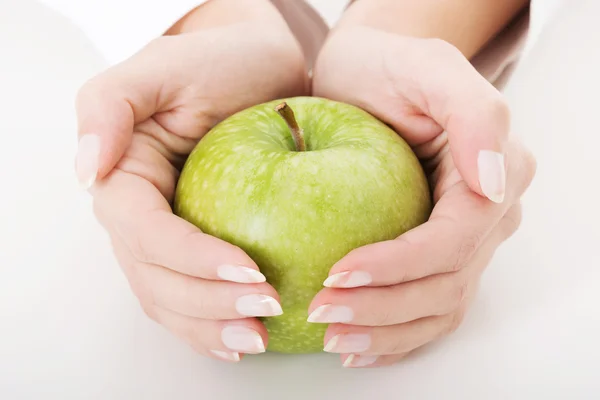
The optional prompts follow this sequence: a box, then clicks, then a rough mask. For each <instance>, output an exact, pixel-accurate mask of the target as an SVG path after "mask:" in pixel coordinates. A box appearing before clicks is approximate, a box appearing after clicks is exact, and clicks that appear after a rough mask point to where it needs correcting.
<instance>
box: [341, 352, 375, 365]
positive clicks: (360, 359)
mask: <svg viewBox="0 0 600 400" xmlns="http://www.w3.org/2000/svg"><path fill="white" fill-rule="evenodd" d="M375 361H377V356H357V355H355V354H350V355H349V356H348V358H346V361H344V364H343V365H344V367H346V368H357V367H366V366H367V365H371V364H373V363H374V362H375Z"/></svg>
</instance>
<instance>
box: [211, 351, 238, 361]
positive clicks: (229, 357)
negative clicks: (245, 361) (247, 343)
mask: <svg viewBox="0 0 600 400" xmlns="http://www.w3.org/2000/svg"><path fill="white" fill-rule="evenodd" d="M210 352H211V353H213V354H214V355H215V356H217V357H219V358H220V359H222V360H225V361H233V362H238V361H240V353H237V352H230V351H221V350H211V351H210Z"/></svg>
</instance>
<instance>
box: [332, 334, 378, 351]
mask: <svg viewBox="0 0 600 400" xmlns="http://www.w3.org/2000/svg"><path fill="white" fill-rule="evenodd" d="M369 347H371V335H368V334H362V333H346V334H339V335H335V336H334V337H332V338H331V339H329V341H328V342H327V344H326V345H325V348H324V350H325V351H326V352H328V353H362V352H363V351H367V350H368V349H369Z"/></svg>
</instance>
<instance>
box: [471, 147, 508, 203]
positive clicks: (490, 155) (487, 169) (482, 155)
mask: <svg viewBox="0 0 600 400" xmlns="http://www.w3.org/2000/svg"><path fill="white" fill-rule="evenodd" d="M477 171H478V175H479V186H480V188H481V191H482V193H483V195H484V196H485V197H487V198H488V199H490V200H491V201H493V202H494V203H498V204H500V203H502V202H503V201H504V196H505V192H506V166H505V159H504V154H502V153H499V152H497V151H492V150H480V151H479V154H478V157H477Z"/></svg>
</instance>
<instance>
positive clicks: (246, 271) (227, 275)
mask: <svg viewBox="0 0 600 400" xmlns="http://www.w3.org/2000/svg"><path fill="white" fill-rule="evenodd" d="M217 275H218V277H219V278H221V279H223V280H225V281H231V282H238V283H260V282H265V281H266V278H265V276H264V275H263V274H261V273H260V272H258V271H257V270H255V269H252V268H248V267H242V266H237V265H221V266H220V267H219V268H217Z"/></svg>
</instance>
